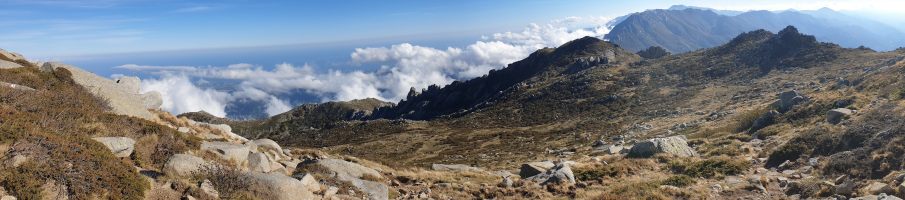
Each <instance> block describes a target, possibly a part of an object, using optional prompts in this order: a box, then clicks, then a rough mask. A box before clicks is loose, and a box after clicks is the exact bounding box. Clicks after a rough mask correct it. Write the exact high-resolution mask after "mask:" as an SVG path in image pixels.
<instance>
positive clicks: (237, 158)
mask: <svg viewBox="0 0 905 200" xmlns="http://www.w3.org/2000/svg"><path fill="white" fill-rule="evenodd" d="M253 149H254V148H253V147H252V146H249V145H244V144H234V143H229V142H209V141H204V142H202V143H201V150H202V151H208V152H211V153H214V154H216V155H217V156H219V157H220V159H223V160H228V161H233V162H235V163H236V164H239V165H243V164H245V163H246V162H247V161H248V155H249V153H251V152H252V150H253Z"/></svg>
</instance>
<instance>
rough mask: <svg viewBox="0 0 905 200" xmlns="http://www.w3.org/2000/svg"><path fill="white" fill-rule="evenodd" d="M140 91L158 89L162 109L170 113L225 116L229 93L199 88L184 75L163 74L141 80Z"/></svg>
mask: <svg viewBox="0 0 905 200" xmlns="http://www.w3.org/2000/svg"><path fill="white" fill-rule="evenodd" d="M141 90H142V93H144V92H147V91H158V92H160V93H161V94H162V97H163V105H162V106H161V107H163V109H165V110H167V111H170V112H172V113H185V112H195V111H202V110H203V111H205V112H208V113H210V114H212V115H214V116H218V117H225V116H226V105H227V103H228V101H229V98H230V96H229V94H227V93H225V92H220V91H216V90H212V89H201V88H198V87H197V86H195V85H194V84H192V82H191V81H190V80H189V78H188V77H186V76H164V77H161V78H160V79H146V80H142V86H141Z"/></svg>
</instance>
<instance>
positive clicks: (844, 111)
mask: <svg viewBox="0 0 905 200" xmlns="http://www.w3.org/2000/svg"><path fill="white" fill-rule="evenodd" d="M852 113H853V111H852V110H849V109H848V108H836V109H832V110H830V111H828V112H826V122H829V123H830V124H839V122H842V120H843V119H845V118H848V117H849V116H851V115H852Z"/></svg>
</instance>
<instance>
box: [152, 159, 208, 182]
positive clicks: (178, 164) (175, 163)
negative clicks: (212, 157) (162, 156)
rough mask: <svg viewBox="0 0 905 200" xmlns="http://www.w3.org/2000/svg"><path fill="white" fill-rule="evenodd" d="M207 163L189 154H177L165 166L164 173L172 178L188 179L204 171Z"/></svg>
mask: <svg viewBox="0 0 905 200" xmlns="http://www.w3.org/2000/svg"><path fill="white" fill-rule="evenodd" d="M206 165H208V162H207V161H204V159H202V158H199V157H197V156H193V155H188V154H175V155H173V156H172V157H170V160H167V163H166V164H164V166H163V173H164V174H166V175H167V176H170V177H176V178H186V177H190V176H192V175H194V174H195V173H197V172H199V171H200V170H202V169H203V168H204V167H205V166H206Z"/></svg>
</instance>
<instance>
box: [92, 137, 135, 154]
mask: <svg viewBox="0 0 905 200" xmlns="http://www.w3.org/2000/svg"><path fill="white" fill-rule="evenodd" d="M91 139H93V140H94V141H97V142H100V143H101V144H104V146H107V149H110V152H112V153H113V155H115V156H116V157H119V158H124V157H129V156H130V155H132V152H133V151H135V140H133V139H132V138H127V137H96V138H91Z"/></svg>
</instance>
